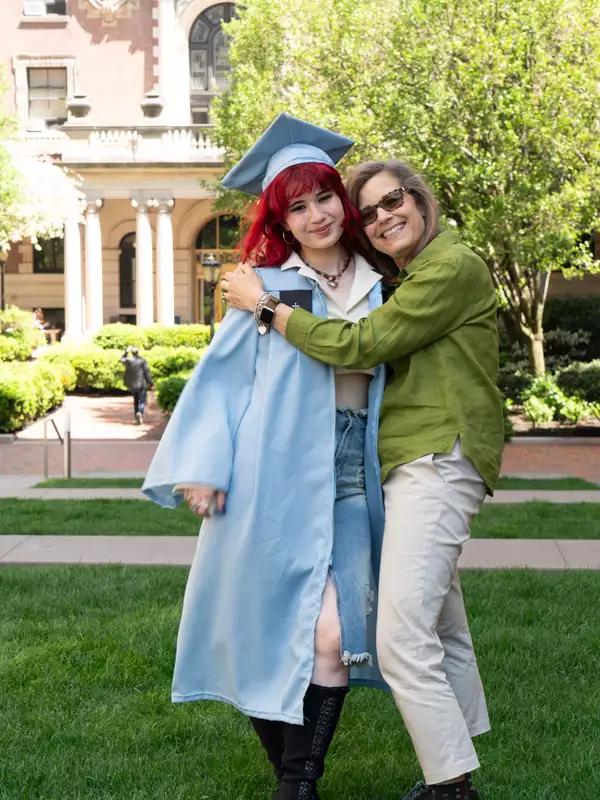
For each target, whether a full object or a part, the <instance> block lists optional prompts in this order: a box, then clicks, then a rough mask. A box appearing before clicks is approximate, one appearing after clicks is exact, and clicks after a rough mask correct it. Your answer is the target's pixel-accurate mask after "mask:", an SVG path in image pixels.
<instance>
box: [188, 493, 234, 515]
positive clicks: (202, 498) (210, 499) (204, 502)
mask: <svg viewBox="0 0 600 800" xmlns="http://www.w3.org/2000/svg"><path fill="white" fill-rule="evenodd" d="M183 497H184V499H185V500H186V502H187V504H188V505H189V507H190V510H191V511H193V513H194V514H196V515H197V516H199V517H210V516H212V514H213V513H214V512H215V511H218V512H219V514H222V513H223V512H224V511H225V500H226V497H227V495H226V493H225V492H222V491H220V490H219V489H214V488H213V487H212V486H195V487H194V488H193V489H192V488H190V489H185V490H184V492H183Z"/></svg>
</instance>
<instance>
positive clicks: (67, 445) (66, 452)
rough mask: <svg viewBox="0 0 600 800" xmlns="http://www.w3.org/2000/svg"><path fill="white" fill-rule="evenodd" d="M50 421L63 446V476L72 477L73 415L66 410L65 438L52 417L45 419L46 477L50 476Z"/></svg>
mask: <svg viewBox="0 0 600 800" xmlns="http://www.w3.org/2000/svg"><path fill="white" fill-rule="evenodd" d="M48 423H51V424H52V427H53V428H54V430H55V431H56V435H57V436H58V441H59V442H60V444H61V447H62V448H63V478H70V477H71V415H70V414H69V412H68V411H65V430H64V439H63V437H62V436H61V435H60V431H59V430H58V428H57V426H56V422H55V421H54V419H53V418H52V417H51V418H50V419H45V420H44V478H48V473H49V470H48Z"/></svg>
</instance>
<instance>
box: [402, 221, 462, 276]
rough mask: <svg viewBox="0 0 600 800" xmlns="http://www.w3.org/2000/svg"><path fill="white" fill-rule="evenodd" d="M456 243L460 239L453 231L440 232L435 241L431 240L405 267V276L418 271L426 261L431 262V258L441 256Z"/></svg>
mask: <svg viewBox="0 0 600 800" xmlns="http://www.w3.org/2000/svg"><path fill="white" fill-rule="evenodd" d="M458 242H460V239H459V238H458V234H456V233H455V232H454V231H442V232H441V233H438V235H437V236H436V237H435V239H432V240H431V241H430V242H429V244H428V245H426V246H425V247H424V248H423V249H422V250H421V252H420V253H418V254H417V255H416V256H415V258H413V260H412V261H410V262H409V263H408V264H407V265H406V267H405V270H406V273H407V275H410V274H411V272H414V271H415V269H418V268H419V267H420V266H421V264H425V263H427V261H431V259H432V258H435V257H436V256H439V255H441V254H442V253H443V252H444V251H445V250H447V249H448V248H449V247H450V246H451V245H453V244H457V243H458Z"/></svg>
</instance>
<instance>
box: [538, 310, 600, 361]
mask: <svg viewBox="0 0 600 800" xmlns="http://www.w3.org/2000/svg"><path fill="white" fill-rule="evenodd" d="M544 329H545V330H547V331H552V330H555V329H561V330H565V331H571V332H577V331H585V332H586V334H589V337H590V339H589V342H588V344H587V345H586V347H585V351H584V354H583V356H581V357H580V360H582V361H592V360H594V359H597V358H600V297H599V296H598V295H589V296H587V297H563V298H558V297H551V298H550V299H549V300H547V302H546V306H545V308H544Z"/></svg>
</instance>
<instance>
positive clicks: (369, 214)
mask: <svg viewBox="0 0 600 800" xmlns="http://www.w3.org/2000/svg"><path fill="white" fill-rule="evenodd" d="M406 191H407V190H406V189H405V188H404V186H401V187H400V188H399V189H393V190H392V191H391V192H388V193H387V194H384V195H383V197H382V198H381V200H380V201H379V202H378V203H374V205H372V206H365V207H364V208H361V209H360V215H361V217H362V221H363V226H364V227H365V228H366V227H367V225H371V224H372V223H373V222H375V220H376V219H377V209H378V208H383V210H384V211H395V210H396V209H397V208H400V206H402V205H403V204H404V193H405V192H406Z"/></svg>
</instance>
